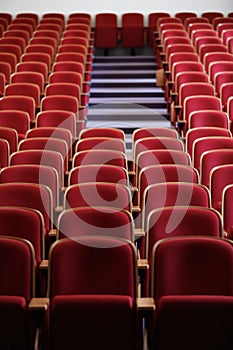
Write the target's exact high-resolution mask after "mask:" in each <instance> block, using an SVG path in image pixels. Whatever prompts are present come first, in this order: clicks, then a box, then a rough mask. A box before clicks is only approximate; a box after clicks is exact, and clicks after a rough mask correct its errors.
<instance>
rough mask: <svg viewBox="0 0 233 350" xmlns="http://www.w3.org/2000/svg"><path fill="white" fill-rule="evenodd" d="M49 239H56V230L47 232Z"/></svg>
mask: <svg viewBox="0 0 233 350" xmlns="http://www.w3.org/2000/svg"><path fill="white" fill-rule="evenodd" d="M48 236H49V237H56V236H57V230H56V229H52V230H50V231H49V233H48Z"/></svg>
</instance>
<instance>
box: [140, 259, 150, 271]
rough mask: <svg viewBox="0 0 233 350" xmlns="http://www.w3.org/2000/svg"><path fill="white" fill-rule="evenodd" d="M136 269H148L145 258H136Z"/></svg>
mask: <svg viewBox="0 0 233 350" xmlns="http://www.w3.org/2000/svg"><path fill="white" fill-rule="evenodd" d="M137 264H138V269H139V270H148V269H149V264H148V260H147V259H138V260H137Z"/></svg>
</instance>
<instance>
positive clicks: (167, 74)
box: [164, 70, 171, 79]
mask: <svg viewBox="0 0 233 350" xmlns="http://www.w3.org/2000/svg"><path fill="white" fill-rule="evenodd" d="M164 74H165V76H166V78H167V79H168V78H169V77H170V75H171V71H170V70H166V71H165V72H164Z"/></svg>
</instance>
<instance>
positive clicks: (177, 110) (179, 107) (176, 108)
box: [174, 105, 182, 114]
mask: <svg viewBox="0 0 233 350" xmlns="http://www.w3.org/2000/svg"><path fill="white" fill-rule="evenodd" d="M174 108H175V111H176V113H177V114H178V113H179V111H180V110H181V108H182V106H180V105H175V106H174Z"/></svg>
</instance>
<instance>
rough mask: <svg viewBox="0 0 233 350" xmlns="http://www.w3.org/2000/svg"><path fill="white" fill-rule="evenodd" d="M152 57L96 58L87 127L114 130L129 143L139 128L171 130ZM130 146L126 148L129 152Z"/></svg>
mask: <svg viewBox="0 0 233 350" xmlns="http://www.w3.org/2000/svg"><path fill="white" fill-rule="evenodd" d="M155 70H156V66H155V61H154V57H153V56H152V55H151V56H144V55H140V56H96V57H95V58H94V62H93V72H92V83H91V90H90V100H89V110H88V114H87V128H89V127H101V126H102V127H103V126H108V127H117V128H120V129H122V130H124V132H125V133H126V135H127V138H128V139H129V140H130V138H131V134H132V132H133V131H134V130H135V129H137V128H140V127H152V126H153V127H154V126H160V127H161V126H163V127H170V123H169V121H168V114H167V110H166V103H165V101H164V93H163V90H162V89H161V88H160V87H157V86H156V80H155ZM130 147H131V146H130V145H128V146H127V148H128V149H130Z"/></svg>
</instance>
